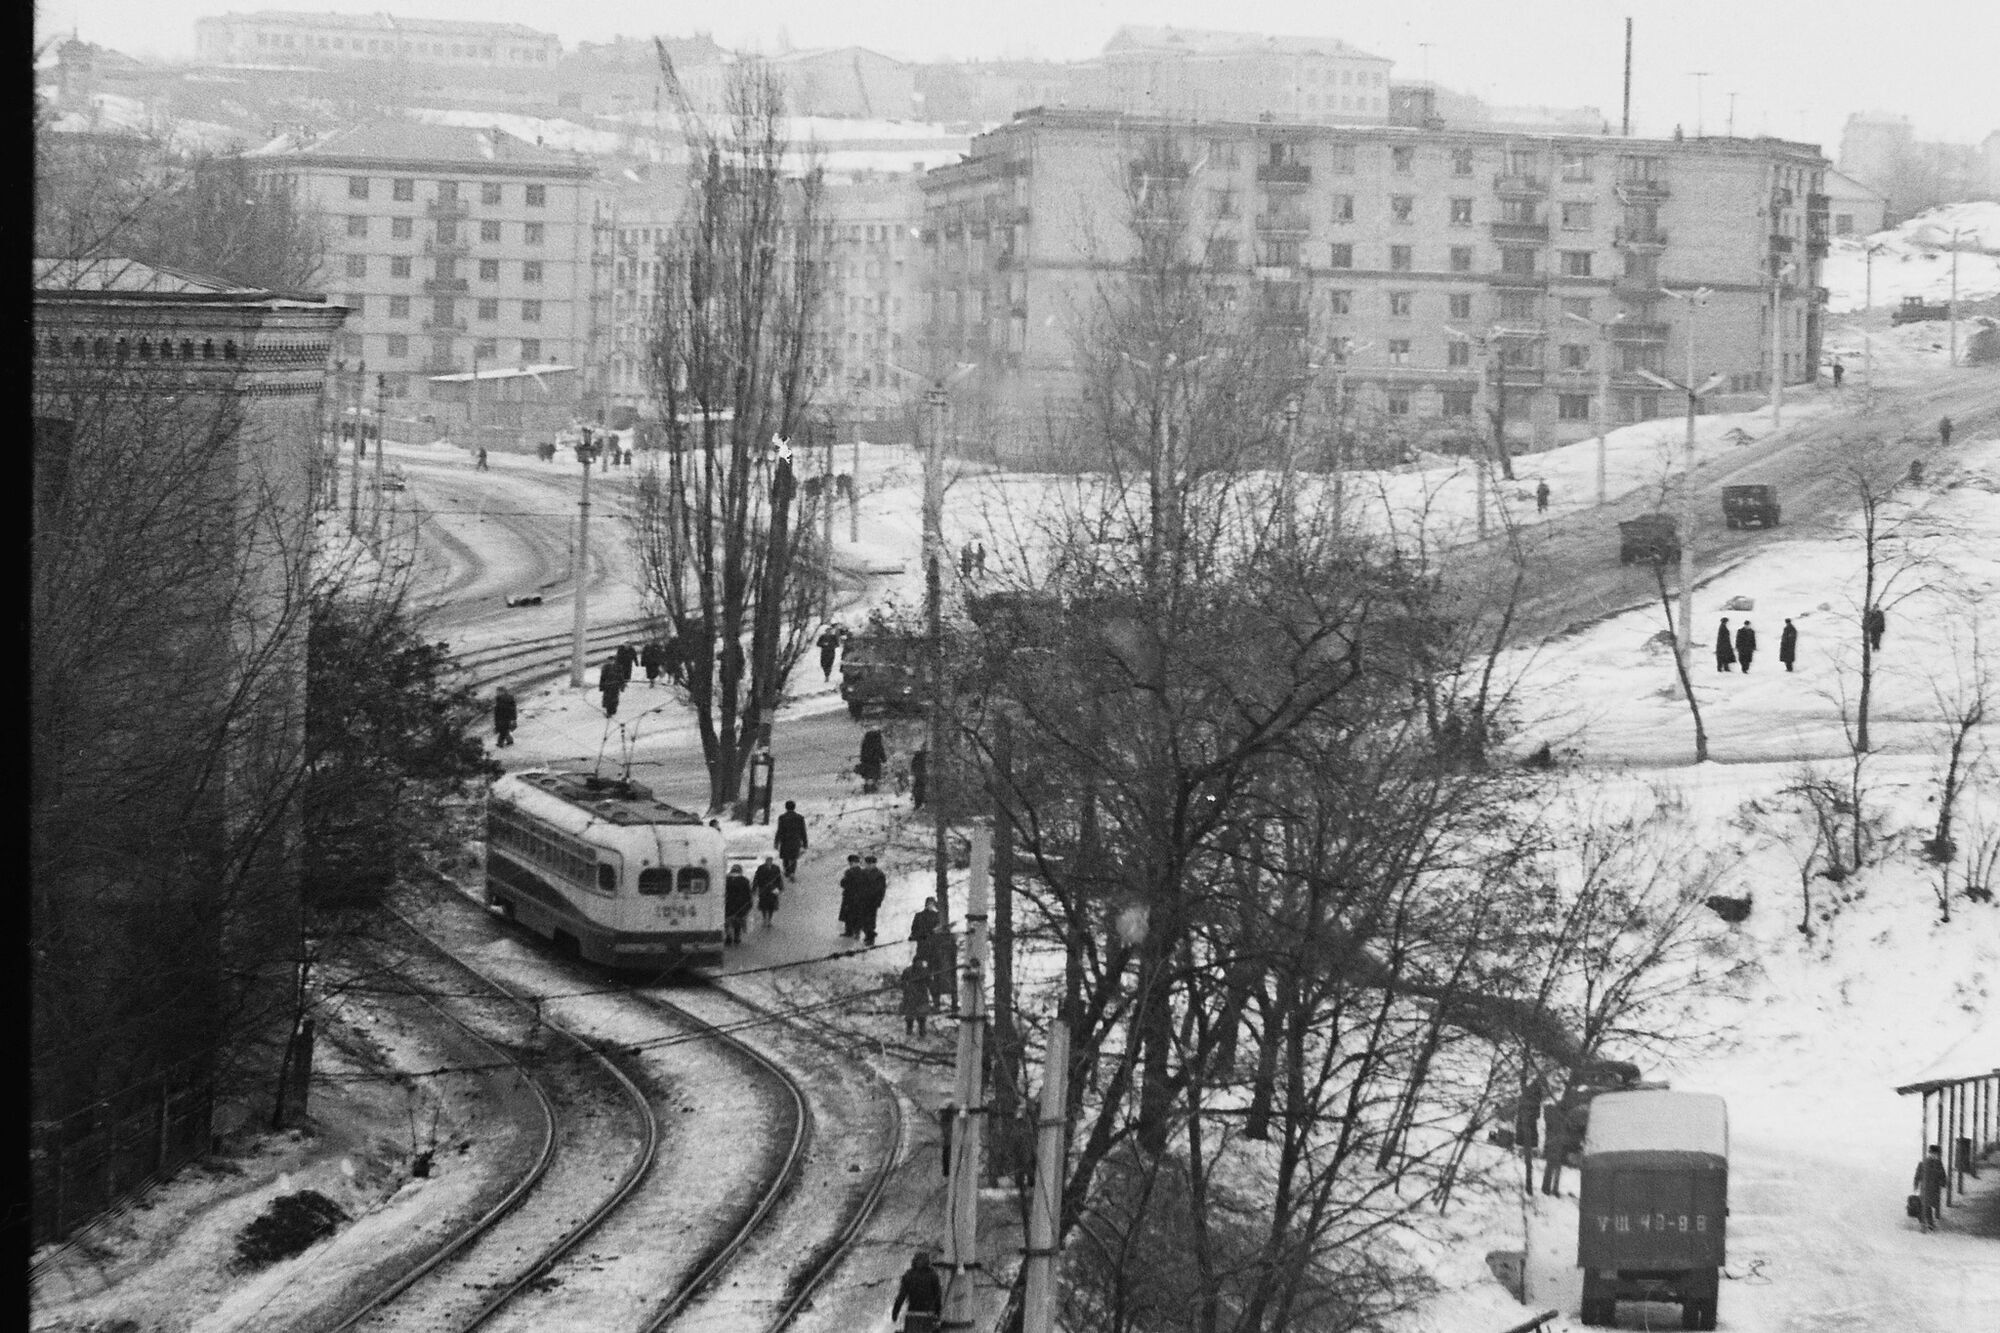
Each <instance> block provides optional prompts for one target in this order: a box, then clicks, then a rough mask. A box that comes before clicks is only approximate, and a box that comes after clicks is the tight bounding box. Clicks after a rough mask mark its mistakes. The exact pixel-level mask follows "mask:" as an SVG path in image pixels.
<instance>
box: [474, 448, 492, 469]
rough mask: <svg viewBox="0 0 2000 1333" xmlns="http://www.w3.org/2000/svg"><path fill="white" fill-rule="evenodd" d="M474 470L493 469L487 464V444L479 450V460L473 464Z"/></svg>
mask: <svg viewBox="0 0 2000 1333" xmlns="http://www.w3.org/2000/svg"><path fill="white" fill-rule="evenodd" d="M473 470H474V471H477V472H488V471H491V469H490V468H488V467H487V466H486V449H485V446H483V445H482V446H481V447H480V450H479V461H478V462H477V463H476V464H474V465H473Z"/></svg>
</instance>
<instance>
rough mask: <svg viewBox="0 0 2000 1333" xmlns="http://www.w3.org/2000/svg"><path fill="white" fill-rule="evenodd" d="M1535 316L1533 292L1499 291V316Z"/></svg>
mask: <svg viewBox="0 0 2000 1333" xmlns="http://www.w3.org/2000/svg"><path fill="white" fill-rule="evenodd" d="M1534 317H1535V294H1534V293H1533V292H1502V293H1500V318H1502V319H1533V318H1534Z"/></svg>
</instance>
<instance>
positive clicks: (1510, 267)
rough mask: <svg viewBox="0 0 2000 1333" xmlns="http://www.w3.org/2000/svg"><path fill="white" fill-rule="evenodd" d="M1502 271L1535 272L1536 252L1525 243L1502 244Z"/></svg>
mask: <svg viewBox="0 0 2000 1333" xmlns="http://www.w3.org/2000/svg"><path fill="white" fill-rule="evenodd" d="M1500 271H1501V272H1502V273H1524V274H1525V273H1533V272H1534V271H1535V252H1534V251H1533V250H1531V249H1529V248H1528V247H1527V246H1525V245H1503V246H1501V247H1500Z"/></svg>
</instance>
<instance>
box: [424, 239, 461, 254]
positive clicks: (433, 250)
mask: <svg viewBox="0 0 2000 1333" xmlns="http://www.w3.org/2000/svg"><path fill="white" fill-rule="evenodd" d="M424 253H425V254H427V255H465V254H471V253H472V242H470V241H439V240H427V241H425V242H424Z"/></svg>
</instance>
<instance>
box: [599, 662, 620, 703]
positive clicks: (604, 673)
mask: <svg viewBox="0 0 2000 1333" xmlns="http://www.w3.org/2000/svg"><path fill="white" fill-rule="evenodd" d="M624 688H625V676H624V674H623V673H622V672H621V671H620V670H619V669H618V659H617V658H616V657H607V658H605V659H604V665H603V666H601V667H599V668H597V689H598V692H599V693H601V694H602V695H603V696H604V716H606V717H617V716H618V695H619V693H620V692H621V691H623V690H624Z"/></svg>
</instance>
